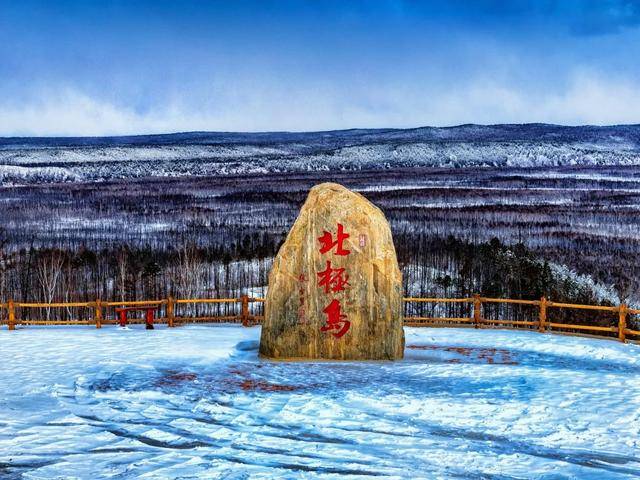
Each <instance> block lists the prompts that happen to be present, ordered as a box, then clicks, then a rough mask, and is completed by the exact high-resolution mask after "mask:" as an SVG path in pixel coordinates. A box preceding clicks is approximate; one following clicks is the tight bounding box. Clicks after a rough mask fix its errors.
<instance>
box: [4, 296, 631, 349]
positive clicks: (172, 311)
mask: <svg viewBox="0 0 640 480" xmlns="http://www.w3.org/2000/svg"><path fill="white" fill-rule="evenodd" d="M403 301H404V303H405V304H411V303H417V304H424V303H432V304H443V303H457V304H468V305H469V308H470V315H469V316H468V317H425V316H408V317H404V324H405V325H407V326H421V327H422V326H447V325H454V326H455V325H456V324H457V325H461V324H462V325H473V326H474V327H475V328H483V327H496V326H498V327H502V328H504V327H507V328H509V327H510V328H528V329H537V330H538V331H540V332H548V331H554V330H555V331H560V332H578V333H579V332H590V333H592V334H595V335H600V336H603V335H604V336H608V337H613V336H617V338H618V340H620V341H622V342H624V341H626V340H627V337H628V336H634V337H640V330H635V329H631V328H629V326H628V319H629V315H640V309H632V308H628V306H627V305H626V304H624V303H623V304H621V305H618V306H607V305H581V304H573V303H563V302H554V301H551V300H548V299H546V298H545V297H542V298H540V300H522V299H511V298H491V297H482V296H480V295H478V294H476V295H473V296H472V297H467V298H424V297H407V298H404V299H403ZM251 303H262V304H264V303H265V299H264V298H260V297H250V296H248V295H241V296H240V297H238V298H173V297H168V298H165V299H157V300H132V301H103V300H101V299H96V300H95V301H93V302H51V303H37V302H16V301H14V300H13V299H9V300H7V301H6V302H3V303H0V325H1V324H3V323H4V324H6V325H7V327H8V328H9V330H15V327H16V325H95V327H96V328H101V327H102V326H103V325H105V324H114V323H116V321H115V317H113V318H112V319H111V318H110V317H109V316H108V315H107V309H109V308H111V309H113V308H115V307H136V306H153V305H157V306H158V308H159V309H160V308H162V307H163V308H164V316H161V317H160V318H158V321H159V322H164V323H167V324H168V326H169V327H174V326H175V325H176V324H178V323H180V324H182V323H190V322H196V321H199V322H203V321H207V322H221V321H231V322H238V323H242V325H244V326H251V325H255V324H259V323H260V322H261V321H262V320H263V319H264V316H263V315H256V314H255V313H254V312H252V311H251V308H250V304H251ZM186 304H191V305H202V304H219V305H220V304H231V305H235V304H239V305H240V308H239V309H238V311H237V313H236V312H234V314H233V315H217V316H179V315H178V314H177V312H176V307H178V306H180V305H186ZM486 304H513V305H523V306H530V307H536V308H537V318H535V319H530V320H512V319H489V318H484V315H483V313H484V312H483V310H484V305H486ZM52 308H87V309H90V312H92V313H91V314H90V319H87V320H32V319H29V318H24V319H20V318H18V314H17V309H52ZM236 308H237V307H236ZM550 308H553V309H577V310H591V311H599V312H608V313H614V314H616V316H617V322H615V325H611V326H599V325H582V324H569V323H558V322H550V321H549V319H548V310H549V309H550ZM3 318H4V319H5V320H3ZM133 322H134V323H135V322H136V320H133Z"/></svg>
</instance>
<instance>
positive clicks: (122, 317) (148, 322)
mask: <svg viewBox="0 0 640 480" xmlns="http://www.w3.org/2000/svg"><path fill="white" fill-rule="evenodd" d="M156 310H158V307H157V305H152V306H143V307H121V308H116V313H117V314H118V318H119V321H118V323H119V324H120V326H121V327H126V326H127V314H128V313H129V312H131V311H140V312H145V314H144V323H145V326H146V329H147V330H153V319H154V314H155V311H156Z"/></svg>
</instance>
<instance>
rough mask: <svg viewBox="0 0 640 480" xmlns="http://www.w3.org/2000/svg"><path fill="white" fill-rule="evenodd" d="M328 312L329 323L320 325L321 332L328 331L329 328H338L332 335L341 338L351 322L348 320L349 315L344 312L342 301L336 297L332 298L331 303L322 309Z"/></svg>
mask: <svg viewBox="0 0 640 480" xmlns="http://www.w3.org/2000/svg"><path fill="white" fill-rule="evenodd" d="M322 311H323V312H324V313H326V314H327V324H326V325H323V326H322V327H320V331H321V332H327V331H329V330H337V332H334V333H333V334H332V335H333V336H334V337H336V338H340V337H341V336H343V335H344V334H345V333H347V331H348V330H349V327H351V322H350V321H349V320H347V316H346V315H343V314H342V311H341V307H340V302H339V301H338V300H336V299H335V298H334V299H333V300H331V303H330V304H329V305H327V306H326V307H325V309H324V310H322Z"/></svg>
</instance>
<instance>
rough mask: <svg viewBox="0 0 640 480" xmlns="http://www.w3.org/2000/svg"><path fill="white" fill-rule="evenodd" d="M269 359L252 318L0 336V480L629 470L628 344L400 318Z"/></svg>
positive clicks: (634, 448)
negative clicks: (349, 349)
mask: <svg viewBox="0 0 640 480" xmlns="http://www.w3.org/2000/svg"><path fill="white" fill-rule="evenodd" d="M405 331H406V338H407V349H406V357H405V359H404V360H403V361H401V362H393V363H392V362H351V363H343V362H295V363H288V362H272V361H266V360H261V359H259V358H258V354H257V348H258V339H259V333H260V328H259V327H252V328H242V327H239V326H211V327H209V326H193V327H183V328H178V329H172V330H169V329H166V328H162V327H160V328H158V329H156V330H154V331H145V330H143V329H141V328H138V327H133V328H132V329H130V330H128V331H121V330H118V329H116V328H112V327H111V328H104V329H102V330H100V331H96V330H92V329H90V328H76V327H71V328H70V327H61V328H47V329H45V328H40V329H39V328H27V329H22V330H19V331H17V332H8V331H6V330H2V331H0V346H1V348H0V362H2V365H3V366H4V368H3V369H2V370H1V371H0V477H2V478H5V477H7V478H20V477H21V476H22V478H33V479H36V478H37V479H43V478H247V477H251V478H276V477H279V478H311V477H313V478H318V477H321V478H324V477H326V478H344V477H354V478H358V477H368V476H383V477H387V478H498V479H509V478H533V477H535V478H554V479H556V478H567V479H568V478H581V479H585V478H586V479H588V478H593V479H602V478H636V477H638V476H639V475H640V347H638V346H636V345H623V344H619V343H616V342H613V341H607V340H596V339H585V338H575V337H567V336H554V335H541V334H538V333H535V332H516V331H499V330H471V329H427V328H423V329H415V328H414V329H412V328H407V329H406V330H405Z"/></svg>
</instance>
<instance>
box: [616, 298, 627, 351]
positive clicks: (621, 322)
mask: <svg viewBox="0 0 640 480" xmlns="http://www.w3.org/2000/svg"><path fill="white" fill-rule="evenodd" d="M626 329H627V306H626V305H625V304H624V303H623V304H622V305H620V308H619V309H618V340H620V341H621V342H624V341H626V332H625V330H626Z"/></svg>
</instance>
